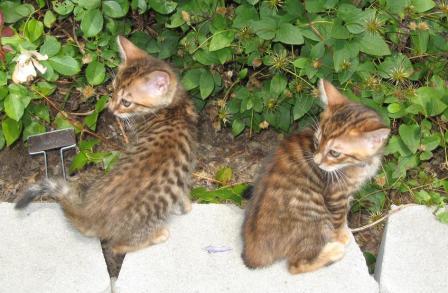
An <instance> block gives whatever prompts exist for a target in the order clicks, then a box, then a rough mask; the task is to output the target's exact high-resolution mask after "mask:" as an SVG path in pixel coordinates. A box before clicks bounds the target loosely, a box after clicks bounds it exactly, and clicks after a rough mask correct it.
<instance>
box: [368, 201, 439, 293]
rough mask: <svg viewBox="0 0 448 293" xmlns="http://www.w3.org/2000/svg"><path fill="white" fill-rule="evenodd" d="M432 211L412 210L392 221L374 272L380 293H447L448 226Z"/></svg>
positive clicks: (406, 209) (424, 209)
mask: <svg viewBox="0 0 448 293" xmlns="http://www.w3.org/2000/svg"><path fill="white" fill-rule="evenodd" d="M433 210H434V209H433V208H429V207H425V206H410V207H406V208H404V209H403V210H401V211H398V212H397V213H395V214H393V215H391V216H390V217H389V219H388V222H387V225H386V230H385V232H384V237H383V241H382V243H381V247H380V252H379V254H378V258H377V263H376V269H375V278H376V279H377V280H378V281H379V283H380V291H381V292H383V293H426V292H427V293H438V292H448V225H447V224H443V223H440V222H439V221H438V220H437V219H436V217H435V216H434V215H433Z"/></svg>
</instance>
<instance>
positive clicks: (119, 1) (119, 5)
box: [103, 0, 129, 18]
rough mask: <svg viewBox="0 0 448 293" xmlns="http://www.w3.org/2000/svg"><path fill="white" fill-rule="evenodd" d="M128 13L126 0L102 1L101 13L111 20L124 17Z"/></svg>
mask: <svg viewBox="0 0 448 293" xmlns="http://www.w3.org/2000/svg"><path fill="white" fill-rule="evenodd" d="M128 11H129V1H128V0H108V1H103V13H104V15H107V16H109V17H112V18H120V17H123V16H125V15H126V14H127V13H128Z"/></svg>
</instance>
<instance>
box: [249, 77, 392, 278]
mask: <svg viewBox="0 0 448 293" xmlns="http://www.w3.org/2000/svg"><path fill="white" fill-rule="evenodd" d="M320 91H321V99H322V101H323V102H324V103H325V104H326V105H327V106H326V110H325V111H324V112H323V113H322V115H321V120H320V123H319V127H318V129H317V131H316V132H313V131H312V130H310V129H307V130H304V131H302V132H301V133H298V134H295V135H292V136H290V137H288V138H286V139H285V140H284V141H283V142H282V143H281V144H280V146H279V147H278V149H277V150H276V151H275V153H274V155H273V157H272V159H271V160H270V162H269V163H268V164H267V166H266V167H265V170H264V172H263V173H262V174H261V176H260V177H259V179H258V181H257V182H256V184H255V186H254V190H253V198H252V200H251V201H250V202H249V204H248V207H247V210H246V216H245V221H244V224H243V239H244V248H243V253H242V257H243V260H244V263H245V264H246V265H247V266H248V267H249V268H258V267H264V266H268V265H270V264H272V263H273V262H275V261H276V260H280V259H284V258H286V259H287V261H288V268H289V272H290V273H291V274H298V273H304V272H309V271H313V270H316V269H318V268H321V267H323V266H326V265H329V264H331V263H332V262H335V261H337V260H339V259H341V258H342V257H343V255H344V250H345V244H347V243H348V242H349V239H350V238H349V231H348V228H347V212H348V209H349V197H350V196H351V195H352V194H353V193H354V192H356V191H358V190H359V189H360V187H361V185H362V184H363V183H364V182H366V181H367V180H368V179H370V178H371V177H373V176H374V175H375V174H376V172H377V169H378V168H379V166H380V164H381V158H382V150H383V147H384V145H385V142H386V140H387V137H388V135H389V129H388V128H386V126H385V125H384V123H383V122H382V120H381V118H380V117H379V115H378V114H377V113H376V112H375V111H373V110H371V109H368V108H366V107H364V106H363V105H361V104H358V103H355V102H351V101H349V100H348V99H347V98H346V97H344V96H343V95H342V94H341V93H340V92H339V91H338V90H337V89H336V88H335V87H334V86H333V85H331V84H330V83H329V82H327V81H320Z"/></svg>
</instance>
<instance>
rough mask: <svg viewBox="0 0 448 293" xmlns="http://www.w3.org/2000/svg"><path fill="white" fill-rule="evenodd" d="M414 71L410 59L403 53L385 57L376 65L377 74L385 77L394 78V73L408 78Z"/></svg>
mask: <svg viewBox="0 0 448 293" xmlns="http://www.w3.org/2000/svg"><path fill="white" fill-rule="evenodd" d="M413 72H414V68H413V67H412V63H411V61H410V60H409V59H408V58H407V57H406V56H405V55H403V54H401V53H400V54H397V55H394V56H392V57H386V58H385V59H384V61H383V62H382V63H381V64H380V65H379V66H378V74H379V75H380V76H381V77H383V78H386V79H392V80H396V79H397V77H396V75H399V76H400V77H401V78H409V77H410V76H411V75H412V73H413Z"/></svg>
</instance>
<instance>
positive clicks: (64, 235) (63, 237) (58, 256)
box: [0, 203, 111, 293]
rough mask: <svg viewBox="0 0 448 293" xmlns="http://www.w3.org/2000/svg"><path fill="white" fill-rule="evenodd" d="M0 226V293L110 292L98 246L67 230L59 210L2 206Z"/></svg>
mask: <svg viewBox="0 0 448 293" xmlns="http://www.w3.org/2000/svg"><path fill="white" fill-rule="evenodd" d="M0 223H1V224H0V292H2V293H3V292H4V293H22V292H23V293H31V292H32V293H41V292H42V293H53V292H54V293H72V292H73V293H75V292H79V293H106V292H111V288H110V278H109V274H108V273H107V267H106V262H105V260H104V257H103V253H102V250H101V245H100V242H99V241H98V239H94V238H87V237H85V236H82V235H81V234H80V233H79V232H77V231H76V230H75V229H74V228H73V227H72V226H70V224H69V223H68V222H67V221H66V220H65V219H64V216H63V214H62V211H61V209H60V207H59V206H58V205H57V204H54V203H35V204H31V205H30V206H28V208H27V209H25V210H22V211H17V210H14V204H11V203H0Z"/></svg>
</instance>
